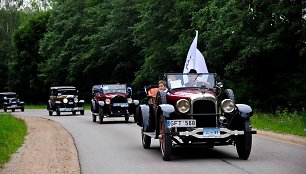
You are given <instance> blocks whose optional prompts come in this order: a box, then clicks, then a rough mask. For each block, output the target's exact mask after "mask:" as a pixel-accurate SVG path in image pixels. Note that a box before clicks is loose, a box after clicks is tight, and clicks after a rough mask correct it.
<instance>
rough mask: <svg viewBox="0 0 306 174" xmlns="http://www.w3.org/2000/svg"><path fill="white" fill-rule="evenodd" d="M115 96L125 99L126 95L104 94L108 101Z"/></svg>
mask: <svg viewBox="0 0 306 174" xmlns="http://www.w3.org/2000/svg"><path fill="white" fill-rule="evenodd" d="M116 96H120V97H124V98H126V94H125V93H107V94H105V97H106V98H108V99H111V98H114V97H116Z"/></svg>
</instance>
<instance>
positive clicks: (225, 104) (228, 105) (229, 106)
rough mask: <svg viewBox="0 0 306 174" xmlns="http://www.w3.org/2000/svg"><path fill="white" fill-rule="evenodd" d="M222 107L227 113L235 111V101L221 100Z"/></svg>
mask: <svg viewBox="0 0 306 174" xmlns="http://www.w3.org/2000/svg"><path fill="white" fill-rule="evenodd" d="M221 108H222V110H223V111H224V112H225V113H230V112H233V110H234V109H235V102H234V101H233V100H231V99H224V100H223V101H222V102H221Z"/></svg>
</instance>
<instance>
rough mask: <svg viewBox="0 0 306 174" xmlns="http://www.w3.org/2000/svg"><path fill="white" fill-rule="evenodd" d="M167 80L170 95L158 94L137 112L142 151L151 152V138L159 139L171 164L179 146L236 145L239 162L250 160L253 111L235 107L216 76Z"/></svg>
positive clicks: (179, 75) (168, 76)
mask: <svg viewBox="0 0 306 174" xmlns="http://www.w3.org/2000/svg"><path fill="white" fill-rule="evenodd" d="M165 76H166V81H167V86H168V91H166V92H165V91H158V93H157V96H156V98H155V100H154V103H153V104H150V103H148V104H142V105H140V106H139V107H138V108H137V110H138V111H137V112H136V113H138V114H137V115H136V116H135V117H136V120H137V124H138V125H139V126H141V132H142V144H143V147H144V148H145V149H148V148H150V144H151V138H154V139H159V142H160V150H161V153H162V158H163V160H165V161H168V160H171V155H172V154H171V153H172V148H173V147H175V146H177V145H194V144H197V145H203V146H208V147H213V146H220V145H235V146H236V149H237V152H238V156H239V158H241V159H245V160H246V159H248V157H249V155H250V152H251V147H252V134H255V133H256V131H254V130H252V127H251V119H250V118H251V116H252V113H253V112H252V108H251V107H250V106H248V105H245V104H236V103H235V96H234V93H233V91H232V90H231V89H225V90H222V87H223V85H222V83H221V82H219V83H217V82H216V79H215V77H216V74H214V73H206V74H203V73H197V74H183V73H171V74H165Z"/></svg>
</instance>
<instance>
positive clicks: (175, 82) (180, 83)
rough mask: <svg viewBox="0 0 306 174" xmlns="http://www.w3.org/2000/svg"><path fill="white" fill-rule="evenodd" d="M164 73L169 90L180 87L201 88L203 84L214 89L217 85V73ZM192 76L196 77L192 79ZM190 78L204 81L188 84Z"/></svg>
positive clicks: (195, 80)
mask: <svg viewBox="0 0 306 174" xmlns="http://www.w3.org/2000/svg"><path fill="white" fill-rule="evenodd" d="M164 75H165V78H166V83H167V87H168V89H169V90H172V89H180V88H201V87H203V86H204V87H205V88H207V89H212V88H215V86H216V76H217V74H216V73H165V74H164ZM205 76H207V77H206V80H204V78H205ZM190 77H194V78H195V79H190ZM189 80H194V82H203V83H199V84H197V85H194V86H188V85H186V84H187V83H188V81H189ZM206 82H208V83H206ZM171 84H172V85H171ZM202 84H203V85H202ZM204 84H205V85H204ZM171 86H173V87H171ZM174 86H175V87H174Z"/></svg>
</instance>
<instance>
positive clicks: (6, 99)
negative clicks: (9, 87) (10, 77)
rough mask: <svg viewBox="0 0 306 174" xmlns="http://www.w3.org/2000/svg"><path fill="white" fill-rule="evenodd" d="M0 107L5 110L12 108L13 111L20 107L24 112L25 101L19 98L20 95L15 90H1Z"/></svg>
mask: <svg viewBox="0 0 306 174" xmlns="http://www.w3.org/2000/svg"><path fill="white" fill-rule="evenodd" d="M0 109H3V111H4V112H6V111H7V110H9V109H10V110H12V112H14V111H15V110H16V109H20V110H21V112H23V111H24V102H23V101H20V100H19V99H18V95H17V94H16V93H15V92H1V93H0Z"/></svg>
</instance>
